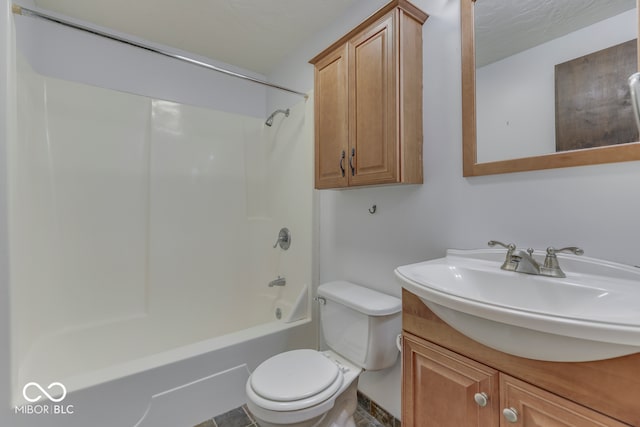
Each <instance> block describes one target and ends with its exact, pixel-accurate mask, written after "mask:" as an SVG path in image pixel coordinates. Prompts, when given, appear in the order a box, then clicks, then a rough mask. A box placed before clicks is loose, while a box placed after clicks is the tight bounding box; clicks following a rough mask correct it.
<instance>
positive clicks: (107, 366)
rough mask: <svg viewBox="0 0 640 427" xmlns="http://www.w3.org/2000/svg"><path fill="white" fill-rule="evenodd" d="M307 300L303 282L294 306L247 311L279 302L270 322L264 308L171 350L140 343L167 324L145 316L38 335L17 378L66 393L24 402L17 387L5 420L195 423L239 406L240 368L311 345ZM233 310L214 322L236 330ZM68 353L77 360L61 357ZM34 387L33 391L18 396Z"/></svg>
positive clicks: (125, 426)
mask: <svg viewBox="0 0 640 427" xmlns="http://www.w3.org/2000/svg"><path fill="white" fill-rule="evenodd" d="M307 299H308V292H306V287H305V291H303V292H302V293H301V295H300V296H299V298H298V301H297V302H296V303H297V305H294V306H291V305H290V306H288V307H287V304H286V302H282V301H277V300H273V301H271V303H270V304H263V305H262V306H268V307H269V308H270V309H269V310H264V309H262V310H258V308H257V307H254V311H262V312H266V311H272V310H271V308H274V309H275V308H280V309H281V312H282V313H284V315H285V317H283V318H282V319H280V320H278V319H275V316H274V315H273V314H272V316H271V317H272V320H270V321H268V322H266V323H261V324H255V325H251V326H247V327H245V328H244V329H241V330H237V331H235V332H228V333H223V332H222V330H223V327H222V326H220V327H219V329H218V330H217V331H216V332H215V333H216V334H218V335H217V336H215V337H214V338H209V339H203V340H200V341H197V342H194V343H191V344H185V345H178V343H177V342H175V341H174V342H173V344H176V346H175V347H174V348H169V349H167V342H166V340H164V342H163V343H162V345H161V341H162V340H154V339H150V340H145V339H144V338H145V337H148V336H154V335H158V334H161V332H162V331H161V328H163V327H167V325H162V324H161V323H159V322H157V321H151V320H150V319H145V318H138V319H129V320H127V321H122V322H118V323H114V324H107V325H101V326H99V328H100V330H98V329H95V327H94V328H86V329H84V330H75V331H67V332H66V333H65V334H60V335H58V336H56V337H51V338H50V339H49V340H45V341H41V342H39V343H38V347H37V348H34V349H32V351H31V352H30V354H29V357H28V358H27V359H26V361H25V362H24V364H23V366H21V369H20V374H19V376H20V378H21V380H19V381H18V383H19V384H23V383H25V384H26V383H27V380H29V381H34V382H37V383H38V384H41V385H42V387H43V388H45V390H46V387H45V386H46V385H49V384H52V383H56V382H58V383H61V384H63V385H64V387H65V390H66V392H67V394H66V396H64V399H63V400H62V401H60V402H55V400H57V399H59V398H60V397H62V396H60V393H58V395H54V396H53V399H52V400H51V401H44V400H43V401H39V402H37V403H29V402H27V401H26V400H25V399H24V396H22V393H21V392H22V390H16V393H14V409H13V415H12V416H13V419H14V421H15V423H14V424H12V426H13V425H15V426H16V427H18V426H24V427H36V426H46V427H56V426H61V427H62V426H64V427H76V426H77V427H86V426H88V425H91V426H92V427H120V426H122V427H134V426H135V427H158V426H159V427H162V426H167V427H169V426H184V427H192V426H195V425H197V424H199V423H200V422H202V421H205V420H207V419H210V418H212V417H213V416H215V415H218V414H220V413H223V412H226V411H228V410H230V409H233V408H235V407H238V406H240V405H242V404H244V403H245V392H244V386H245V382H246V380H247V378H248V376H249V374H250V372H251V371H252V370H253V369H254V368H255V367H256V366H257V365H258V364H260V363H261V362H262V361H264V360H265V359H267V358H268V357H271V356H272V355H274V354H277V353H280V352H282V351H286V350H290V349H294V348H314V347H315V346H316V345H317V344H316V336H315V333H316V328H315V327H314V326H313V322H311V318H310V316H308V315H307V307H308V306H307V303H308V301H307ZM262 302H263V303H264V302H265V301H262ZM266 302H269V301H266ZM247 308H248V309H250V308H249V307H248V306H247ZM273 311H275V310H273ZM239 312H240V311H239V310H235V309H232V310H229V313H225V314H224V315H223V316H221V319H222V318H224V319H225V320H226V321H224V322H220V323H222V324H224V325H227V327H229V326H230V325H233V329H236V327H237V326H239V325H242V322H241V319H239V318H238V313H239ZM234 316H235V319H233V317H234ZM256 318H257V317H256V316H253V318H252V320H253V321H255V320H256ZM175 326H176V327H178V328H184V327H185V325H175ZM97 337H99V341H98V338H97ZM123 337H125V338H124V339H123ZM182 338H183V340H184V341H188V340H191V339H193V336H190V335H189V334H184V335H183V336H182ZM47 346H49V347H47ZM162 347H164V350H162ZM74 353H77V355H78V357H73V358H70V357H69V354H74ZM52 368H55V369H52ZM36 380H37V381H36ZM51 391H52V392H55V391H57V390H54V387H52V388H51ZM36 393H37V390H35V389H34V390H30V391H28V394H27V395H28V396H29V395H30V396H31V397H33V396H34V395H35V394H36ZM38 405H40V407H39V408H38V407H37V406H38ZM29 406H31V408H29ZM34 408H35V411H34ZM37 411H39V412H43V413H40V414H38V413H34V412H37ZM55 411H58V413H57V414H56V413H54V412H55Z"/></svg>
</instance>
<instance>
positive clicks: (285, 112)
mask: <svg viewBox="0 0 640 427" xmlns="http://www.w3.org/2000/svg"><path fill="white" fill-rule="evenodd" d="M278 113H282V114H284V116H285V117H289V109H288V108H287V109H286V110H276V111H274V112H273V113H271V115H270V116H269V118H268V119H267V121H266V122H264V124H265V125H267V126H271V125H272V124H273V118H274V117H275V115H276V114H278Z"/></svg>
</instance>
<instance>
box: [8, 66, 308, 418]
mask: <svg viewBox="0 0 640 427" xmlns="http://www.w3.org/2000/svg"><path fill="white" fill-rule="evenodd" d="M18 76H19V79H18V85H17V87H18V117H17V129H18V132H17V133H18V134H17V137H16V138H14V139H12V140H10V141H9V163H10V165H9V177H10V191H9V195H10V197H9V215H10V227H11V232H10V250H11V263H12V264H11V288H12V301H11V304H12V307H13V310H12V325H13V333H12V345H11V349H12V363H13V367H14V369H13V370H12V374H13V375H14V379H13V384H14V386H13V391H12V399H13V404H14V405H22V404H24V403H26V402H25V400H24V397H23V396H22V392H21V390H22V386H23V385H24V384H26V383H27V382H30V381H35V382H38V383H40V384H44V385H46V384H50V383H52V382H55V381H58V382H61V383H63V384H64V385H65V387H66V389H67V390H68V391H69V395H68V397H67V398H66V399H65V401H68V402H75V405H74V406H76V409H77V411H76V413H75V414H74V415H73V416H70V417H69V418H68V419H63V418H57V419H56V418H49V419H47V418H43V419H42V420H40V421H38V417H31V418H29V417H28V416H27V415H22V414H18V415H14V416H13V417H12V419H13V420H14V421H15V422H16V423H24V425H25V426H27V425H28V426H39V425H41V424H38V423H39V422H43V423H45V424H42V425H46V426H53V425H58V424H55V423H57V422H59V423H60V424H59V425H64V426H75V425H78V426H84V425H88V424H86V423H87V420H88V419H89V418H88V417H89V414H90V413H92V412H93V413H95V414H100V413H101V412H103V410H102V409H100V408H99V406H100V405H102V406H106V407H110V408H111V409H112V412H113V411H115V407H114V406H112V405H118V404H122V401H120V400H119V399H112V400H109V396H112V393H114V392H116V390H120V391H121V390H122V387H124V386H125V385H126V386H127V387H128V389H129V390H131V391H130V392H128V394H133V393H136V395H135V396H134V397H133V396H131V395H130V396H129V398H130V399H129V400H128V401H127V403H126V404H124V406H123V414H122V418H120V417H114V418H111V415H106V413H105V414H103V416H98V417H97V421H95V420H94V421H92V422H91V423H92V425H96V426H99V425H104V426H105V427H114V426H120V425H123V426H124V425H126V426H129V425H133V423H134V422H136V421H137V420H140V419H141V416H142V414H143V413H144V411H145V409H146V408H147V405H148V404H149V401H150V399H151V397H152V395H153V396H156V399H161V400H162V401H163V402H170V403H168V404H166V403H163V404H162V405H161V406H162V407H163V408H171V407H172V406H171V405H175V407H179V406H180V405H181V402H182V403H184V402H185V401H187V400H190V398H189V397H185V396H190V395H191V394H193V393H194V392H197V390H199V388H198V387H202V386H203V385H204V384H206V385H207V387H208V390H209V391H210V392H212V390H216V389H220V390H227V392H229V393H230V394H229V396H228V397H229V399H230V400H229V404H228V405H226V404H225V405H224V406H225V407H224V408H221V407H211V408H209V407H208V406H207V405H209V404H208V403H207V402H206V401H201V402H199V403H198V405H199V406H198V407H199V408H200V409H199V410H200V414H201V415H202V413H203V412H202V411H209V410H211V411H212V412H211V413H210V415H215V414H216V413H220V412H222V411H223V410H228V409H231V408H232V407H234V406H237V405H238V404H239V402H240V403H242V402H241V401H240V400H239V399H243V398H244V397H243V396H244V395H243V394H242V393H232V390H233V388H232V387H227V386H225V385H224V384H225V382H224V381H222V378H224V376H218V375H217V374H218V373H219V372H220V371H225V370H227V369H231V368H232V367H233V366H237V365H238V364H239V363H240V364H246V365H247V367H248V369H252V368H253V367H255V365H256V364H257V363H259V362H260V361H262V360H264V359H265V358H268V357H269V356H270V355H272V354H273V353H277V352H280V351H283V350H286V349H292V348H298V347H313V346H315V334H314V332H315V327H313V325H311V324H309V321H310V313H309V308H310V301H309V299H310V293H309V288H310V286H311V232H312V229H311V224H312V212H311V209H312V191H311V188H312V185H311V182H312V174H311V172H312V171H308V170H306V169H305V168H304V165H306V164H310V158H311V150H312V138H311V132H312V127H311V124H312V120H311V121H309V120H307V119H306V115H307V114H308V113H309V111H310V110H309V108H310V105H312V102H311V103H310V104H308V103H305V102H304V101H300V102H299V104H297V105H293V106H290V108H291V114H290V116H289V117H288V118H286V119H284V120H279V121H277V122H276V123H274V125H273V127H271V128H269V127H266V126H264V118H262V117H261V118H254V117H248V116H240V115H238V114H232V113H226V112H223V111H215V110H208V109H204V108H199V107H193V106H190V105H187V104H180V103H176V102H170V101H165V100H160V99H153V98H146V97H142V96H137V95H131V94H127V93H123V92H117V91H113V90H109V89H103V88H98V87H94V86H87V85H84V84H79V83H74V82H69V81H64V80H59V79H54V78H50V77H45V76H41V75H39V74H37V73H35V72H34V71H32V70H31V68H30V66H29V64H28V63H27V62H26V61H25V60H23V59H22V57H20V61H19V73H18ZM258 165H259V166H258ZM282 226H287V227H288V228H289V229H290V230H291V231H292V233H293V244H292V245H291V248H290V249H289V250H288V251H286V252H285V251H282V250H281V249H279V248H277V249H273V248H272V246H273V242H274V239H275V237H276V236H277V232H278V230H279V229H280V228H281V227H282ZM277 276H283V277H286V278H287V285H286V286H285V287H278V288H269V287H267V284H268V282H269V281H271V280H273V279H274V278H276V277H277ZM276 309H279V310H280V312H281V313H282V320H281V321H277V320H276V316H275V312H276ZM286 322H289V323H286ZM299 331H305V333H299ZM267 335H268V336H269V337H270V339H271V340H273V342H271V343H269V345H266V346H265V344H264V342H263V340H262V339H261V338H260V337H261V336H267ZM258 342H260V343H261V344H259V346H260V347H259V348H254V347H253V345H254V344H252V343H258ZM256 345H258V344H256ZM241 348H242V349H244V350H243V351H242V352H240V351H239V350H238V349H241ZM217 349H218V350H217ZM215 354H222V355H220V356H214V355H215ZM224 354H233V355H234V356H233V357H230V358H228V357H225V356H224ZM213 359H215V360H216V361H218V360H220V361H221V363H213V364H210V365H201V364H200V363H199V362H198V361H200V360H209V361H211V360H213ZM181 361H182V362H181ZM191 363H195V365H191ZM232 363H233V364H232ZM178 365H179V366H181V368H180V370H177V369H174V368H170V367H171V366H178ZM196 366H200V369H199V370H198V369H195V368H196ZM150 369H152V370H153V372H154V374H153V380H152V381H151V382H152V383H154V384H155V385H154V386H153V387H149V386H148V383H149V381H150V380H151V378H152V377H151V376H148V375H149V374H148V373H149V372H150V371H149V370H150ZM246 369H247V368H245V370H246ZM183 374H184V375H183ZM165 376H166V377H165ZM156 377H157V379H156ZM203 378H207V381H205V382H200V380H202V379H203ZM232 378H233V379H235V380H237V379H238V378H239V377H237V376H234V377H232ZM134 379H135V380H134ZM113 380H115V381H113ZM110 381H112V382H110ZM109 382H110V383H109ZM241 383H242V384H244V381H241ZM194 387H195V388H194ZM176 388H178V389H179V390H180V392H179V393H176V392H171V393H168V390H173V389H176ZM194 390H195V391H194ZM185 393H186V394H185ZM105 399H106V400H105ZM156 406H157V405H156ZM209 406H210V405H209ZM216 411H217V412H216ZM137 412H139V413H137ZM196 412H197V411H196ZM136 413H137V415H136V416H135V417H134V414H136ZM150 413H151V412H150ZM154 416H155V415H154ZM133 418H135V420H133ZM121 419H127V420H133V421H127V423H128V424H119V422H120V421H119V420H121ZM183 419H184V420H185V422H186V423H183V424H184V425H192V424H195V423H196V422H197V421H198V419H195V420H190V419H189V418H188V417H186V418H183ZM187 420H188V421H187ZM199 420H202V418H199ZM52 423H53V424H52ZM74 423H77V424H74ZM83 423H84V424H83ZM96 423H97V424H96ZM100 423H103V424H100ZM16 425H18V424H16ZM20 425H22V424H20ZM140 425H144V424H140Z"/></svg>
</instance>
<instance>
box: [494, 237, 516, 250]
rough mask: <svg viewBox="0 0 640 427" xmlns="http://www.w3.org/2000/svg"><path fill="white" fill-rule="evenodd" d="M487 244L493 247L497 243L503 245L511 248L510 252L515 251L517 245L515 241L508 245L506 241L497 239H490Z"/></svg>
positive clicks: (508, 248)
mask: <svg viewBox="0 0 640 427" xmlns="http://www.w3.org/2000/svg"><path fill="white" fill-rule="evenodd" d="M487 245H489V246H491V247H494V246H495V245H498V246H502V247H503V248H505V249H507V250H509V252H513V251H515V250H516V245H514V244H513V243H509V244H508V245H505V244H504V243H502V242H498V241H497V240H489V241H488V242H487Z"/></svg>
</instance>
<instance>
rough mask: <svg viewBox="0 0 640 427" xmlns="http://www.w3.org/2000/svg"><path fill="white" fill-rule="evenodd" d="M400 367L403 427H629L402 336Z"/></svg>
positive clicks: (514, 379) (417, 340)
mask: <svg viewBox="0 0 640 427" xmlns="http://www.w3.org/2000/svg"><path fill="white" fill-rule="evenodd" d="M402 363H403V365H402V399H403V400H402V402H403V404H402V423H403V426H405V427H431V426H433V427H460V426H464V427H511V426H514V427H515V426H520V427H629V426H628V425H627V424H623V423H620V422H618V421H616V420H614V419H613V418H610V417H607V416H605V415H602V414H600V413H598V412H596V411H594V410H591V409H589V408H586V407H584V406H581V405H578V404H576V403H574V402H571V401H570V400H568V399H565V398H562V397H560V396H557V395H555V394H552V393H549V392H547V391H545V390H542V389H540V388H538V387H536V386H533V385H531V384H528V383H526V382H524V381H521V380H519V379H517V378H513V377H511V376H509V375H506V374H504V373H501V372H499V371H497V370H495V369H493V368H491V367H489V366H486V365H483V364H481V363H478V362H476V361H474V360H472V359H469V358H467V357H465V356H462V355H460V354H457V353H454V352H452V351H449V350H447V349H445V348H443V347H440V346H438V345H436V344H433V343H430V342H428V341H426V340H423V339H421V338H419V337H416V336H413V335H410V334H407V333H405V334H404V335H403V345H402ZM505 412H506V414H505Z"/></svg>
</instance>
